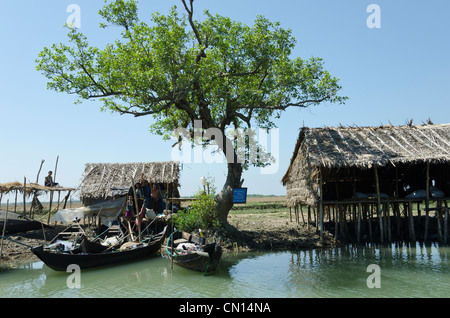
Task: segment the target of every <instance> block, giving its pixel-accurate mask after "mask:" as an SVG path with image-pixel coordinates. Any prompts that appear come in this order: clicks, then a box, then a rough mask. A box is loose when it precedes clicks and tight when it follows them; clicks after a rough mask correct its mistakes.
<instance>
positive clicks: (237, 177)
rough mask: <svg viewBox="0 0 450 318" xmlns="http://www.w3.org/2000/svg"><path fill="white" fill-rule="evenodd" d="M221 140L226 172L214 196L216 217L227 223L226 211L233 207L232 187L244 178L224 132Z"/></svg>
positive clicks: (240, 184)
mask: <svg viewBox="0 0 450 318" xmlns="http://www.w3.org/2000/svg"><path fill="white" fill-rule="evenodd" d="M223 141H224V144H223V148H222V150H223V152H224V154H225V157H226V159H227V166H228V174H227V180H226V181H225V184H224V186H223V188H222V190H221V191H220V193H219V194H218V195H217V196H216V201H217V210H218V215H217V218H218V219H219V221H220V222H221V223H228V221H227V218H228V213H229V212H230V210H231V208H232V207H233V188H240V187H241V186H242V184H243V182H244V180H241V177H242V171H243V169H242V163H240V162H238V160H237V154H236V151H235V149H234V147H233V143H232V142H231V141H230V139H228V138H227V137H226V136H225V134H223ZM227 150H228V152H227Z"/></svg>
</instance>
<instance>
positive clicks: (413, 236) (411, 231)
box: [408, 201, 416, 242]
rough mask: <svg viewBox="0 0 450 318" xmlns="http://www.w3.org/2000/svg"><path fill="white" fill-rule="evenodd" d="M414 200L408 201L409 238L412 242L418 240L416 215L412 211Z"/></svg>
mask: <svg viewBox="0 0 450 318" xmlns="http://www.w3.org/2000/svg"><path fill="white" fill-rule="evenodd" d="M412 210H413V209H412V201H409V202H408V219H409V239H410V241H411V242H414V241H415V240H416V232H415V230H414V217H413V211H412Z"/></svg>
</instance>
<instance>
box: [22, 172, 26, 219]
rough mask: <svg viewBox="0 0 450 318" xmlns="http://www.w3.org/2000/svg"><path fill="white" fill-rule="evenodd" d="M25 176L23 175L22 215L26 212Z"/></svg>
mask: <svg viewBox="0 0 450 318" xmlns="http://www.w3.org/2000/svg"><path fill="white" fill-rule="evenodd" d="M26 199H27V178H25V177H23V216H26V214H27V201H26Z"/></svg>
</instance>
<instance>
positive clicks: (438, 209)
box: [289, 198, 450, 244]
mask: <svg viewBox="0 0 450 318" xmlns="http://www.w3.org/2000/svg"><path fill="white" fill-rule="evenodd" d="M423 202H424V200H417V199H416V200H401V199H396V200H383V201H381V202H379V203H378V202H374V201H373V200H372V201H370V200H352V201H340V202H323V207H322V208H323V215H322V218H321V216H320V212H319V207H314V206H309V205H308V206H304V205H297V206H295V207H294V208H293V210H294V211H293V212H294V218H295V220H294V221H295V222H297V223H300V222H302V223H303V225H306V226H308V227H310V226H311V225H312V226H315V227H316V228H317V230H318V231H320V232H321V235H322V237H323V229H324V222H326V224H325V226H326V228H327V229H328V230H329V231H331V232H334V235H335V237H337V238H342V239H344V240H347V239H350V237H353V238H354V239H355V240H356V242H357V243H361V242H363V241H369V242H374V241H378V242H380V243H385V242H386V243H389V242H392V241H394V240H396V239H398V238H402V239H407V240H410V241H416V240H417V239H419V238H420V239H421V240H423V241H425V242H426V241H428V240H429V239H430V237H431V236H432V234H433V233H431V232H430V228H431V227H432V226H433V227H434V228H435V229H436V236H437V240H438V241H439V242H440V243H443V244H448V243H450V240H449V220H448V219H449V211H450V210H449V208H448V202H447V199H445V198H443V199H437V200H434V201H427V203H425V207H423V205H422V206H421V203H423ZM431 202H434V203H435V204H434V206H431V205H430V203H431ZM379 206H380V209H378V207H379ZM415 207H416V208H415ZM305 210H306V211H305ZM289 211H290V220H291V222H292V221H293V220H292V209H291V208H290V210H289ZM378 211H379V212H378ZM423 212H424V215H423V214H422V213H423ZM430 212H435V215H434V217H432V216H431V215H430ZM305 214H306V217H305ZM422 216H424V217H425V221H424V224H423V223H422ZM300 218H301V220H300ZM415 220H416V221H415ZM430 220H433V221H434V224H431V222H430ZM405 225H406V226H405ZM422 227H423V228H424V229H423V233H420V232H421V230H422ZM422 234H423V235H422Z"/></svg>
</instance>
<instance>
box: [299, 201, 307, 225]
mask: <svg viewBox="0 0 450 318" xmlns="http://www.w3.org/2000/svg"><path fill="white" fill-rule="evenodd" d="M299 209H300V210H299V213H300V214H301V215H302V221H303V225H305V224H306V223H305V217H304V216H303V205H302V204H301V203H300V207H299ZM299 222H300V219H299Z"/></svg>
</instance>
